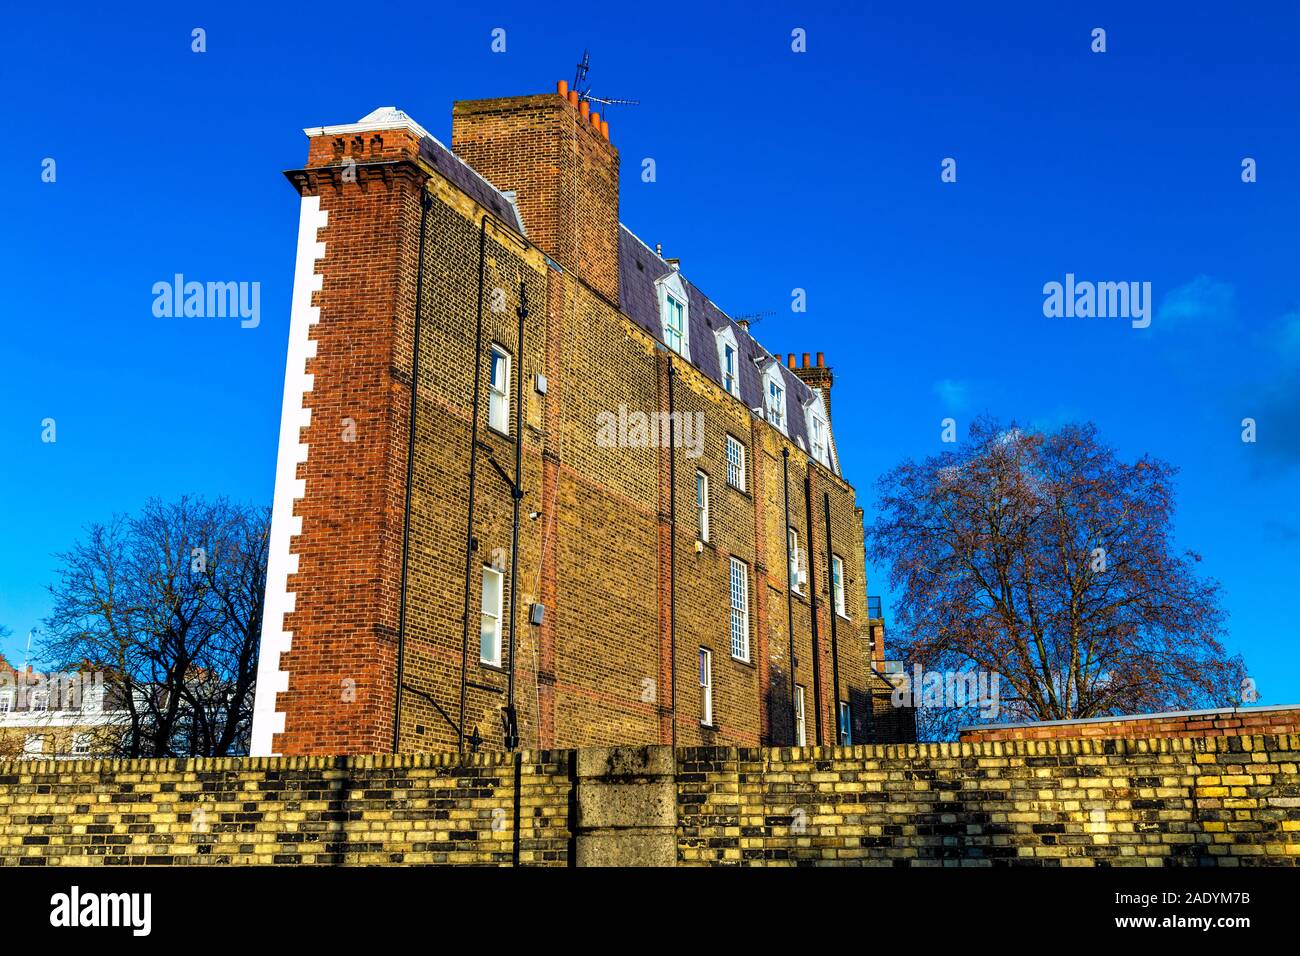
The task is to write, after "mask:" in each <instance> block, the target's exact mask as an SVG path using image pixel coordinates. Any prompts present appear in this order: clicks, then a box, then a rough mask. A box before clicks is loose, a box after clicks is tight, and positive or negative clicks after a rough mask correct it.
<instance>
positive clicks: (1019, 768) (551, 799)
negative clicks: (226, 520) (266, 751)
mask: <svg viewBox="0 0 1300 956" xmlns="http://www.w3.org/2000/svg"><path fill="white" fill-rule="evenodd" d="M648 750H650V751H656V753H657V756H656V757H654V758H653V759H652V760H650V761H649V762H651V763H653V762H655V761H660V762H663V761H669V758H670V757H672V756H673V755H672V754H671V753H670V752H669V751H668V749H667V748H653V747H652V748H648ZM610 753H612V752H611V751H596V752H595V753H594V754H592V753H588V754H587V755H586V759H587V763H588V764H591V765H601V764H602V762H603V761H605V757H606V755H607V754H610ZM605 762H609V763H610V764H611V766H612V765H613V764H614V763H615V762H616V761H614V760H613V759H612V758H611V759H610V760H609V761H605ZM1298 764H1300V735H1295V734H1292V735H1258V736H1251V737H1210V738H1159V739H1157V738H1150V739H1110V740H1079V739H1073V740H1036V741H996V742H985V743H945V744H908V745H897V746H894V745H888V746H882V745H873V746H861V747H845V748H829V747H828V748H800V749H789V748H740V749H737V748H722V747H697V748H681V749H679V750H677V751H676V753H675V762H671V761H670V762H664V763H663V764H662V765H663V766H664V767H665V771H666V772H667V771H668V769H669V768H671V772H672V774H673V777H674V778H675V789H676V841H677V860H678V863H679V864H682V865H741V864H749V865H814V864H816V865H881V866H890V865H904V866H942V865H963V866H988V865H995V864H1029V865H1048V866H1058V865H1059V866H1097V865H1107V866H1160V865H1188V866H1193V865H1202V866H1203V865H1211V866H1213V865H1217V866H1245V865H1284V866H1295V865H1296V864H1297V860H1300V797H1298V796H1297V793H1298V792H1300V770H1298V769H1297V765H1298ZM577 766H578V760H577V755H576V752H575V751H571V750H570V751H528V752H524V753H522V754H521V755H520V756H519V759H518V763H517V764H516V762H515V760H514V758H512V757H511V756H509V755H504V754H476V755H467V756H465V757H459V756H457V755H455V754H425V755H408V756H401V757H392V756H381V757H349V758H341V757H340V758H330V757H278V758H226V759H206V760H189V761H186V760H139V761H98V762H95V761H78V762H62V761H8V762H0V865H48V866H59V865H87V864H90V865H96V864H110V865H111V864H123V863H128V862H140V863H145V864H153V865H259V864H262V865H289V864H304V865H364V864H386V865H404V864H421V863H439V864H453V865H455V864H488V865H510V864H512V863H513V862H514V859H515V854H516V852H517V853H518V862H519V863H520V864H522V865H566V864H569V863H570V862H571V861H572V860H573V859H574V851H573V846H574V842H573V841H574V839H575V837H580V836H581V834H580V832H579V831H578V829H577V825H576V822H575V821H576V820H577V819H580V818H582V807H581V806H580V804H581V801H582V797H581V789H580V787H578V786H577V785H576V783H577V779H578V778H577V771H576V767H577ZM516 774H517V775H518V776H517V779H518V785H516ZM624 804H626V801H624ZM621 805H622V804H621ZM650 809H652V810H653V809H655V808H653V807H651V808H650ZM516 820H517V821H518V826H517V827H516ZM625 822H626V821H625ZM646 822H647V823H650V822H651V821H648V820H647V821H646ZM669 822H671V815H670V817H669ZM516 833H518V838H517V840H516Z"/></svg>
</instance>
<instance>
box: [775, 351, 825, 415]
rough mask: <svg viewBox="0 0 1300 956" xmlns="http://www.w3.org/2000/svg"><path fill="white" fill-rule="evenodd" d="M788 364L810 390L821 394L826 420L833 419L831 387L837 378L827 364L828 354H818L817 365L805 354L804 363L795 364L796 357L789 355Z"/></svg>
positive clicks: (792, 354)
mask: <svg viewBox="0 0 1300 956" xmlns="http://www.w3.org/2000/svg"><path fill="white" fill-rule="evenodd" d="M787 364H789V366H790V371H792V372H794V374H795V375H797V376H798V377H799V379H800V380H801V381H802V382H803V383H804V384H805V385H807V386H808V387H809V388H812V389H816V390H817V391H819V392H821V395H822V402H823V403H824V404H825V405H826V418H827V419H828V420H829V419H830V417H831V385H832V384H834V382H835V376H834V375H833V374H832V373H831V369H830V366H828V365H827V364H826V354H825V353H824V352H818V353H817V364H815V365H814V364H813V362H812V358H811V356H810V355H809V354H808V353H807V352H804V353H803V361H802V362H800V363H799V364H795V355H794V353H793V352H791V353H790V354H789V357H788V359H787Z"/></svg>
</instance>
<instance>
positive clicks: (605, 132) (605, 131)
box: [600, 120, 609, 142]
mask: <svg viewBox="0 0 1300 956" xmlns="http://www.w3.org/2000/svg"><path fill="white" fill-rule="evenodd" d="M600 135H601V136H603V137H605V142H609V123H607V122H606V121H605V120H601V121H600Z"/></svg>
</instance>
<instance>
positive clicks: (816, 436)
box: [808, 415, 826, 465]
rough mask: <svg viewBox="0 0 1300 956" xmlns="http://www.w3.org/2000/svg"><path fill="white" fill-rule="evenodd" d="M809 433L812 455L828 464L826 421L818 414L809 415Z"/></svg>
mask: <svg viewBox="0 0 1300 956" xmlns="http://www.w3.org/2000/svg"><path fill="white" fill-rule="evenodd" d="M808 433H809V436H810V437H811V440H812V456H813V457H814V458H816V459H817V460H818V461H819V462H821V463H822V464H823V465H824V464H826V423H825V422H824V421H822V420H821V418H819V417H818V416H817V415H810V416H808Z"/></svg>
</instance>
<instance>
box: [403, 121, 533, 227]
mask: <svg viewBox="0 0 1300 956" xmlns="http://www.w3.org/2000/svg"><path fill="white" fill-rule="evenodd" d="M420 158H421V159H424V160H427V161H428V162H429V164H430V165H431V166H433V167H434V169H436V170H438V172H440V173H442V174H443V175H444V176H446V177H447V179H449V180H451V182H452V183H454V184H455V185H456V186H457V187H458V188H459V189H460V190H461V192H463V193H465V194H466V195H468V196H469V197H470V198H471V199H473V200H474V201H475V202H477V203H478V204H479V205H480V206H482V207H483V208H485V209H491V210H492V211H493V212H494V213H496V214H497V218H498V219H501V220H503V221H504V222H506V223H507V224H508V225H511V226H514V228H515V229H516V230H518V232H519V234H520V235H521V236H526V235H527V233H526V232H524V221H523V218H522V217H521V216H520V215H519V210H518V209H516V208H515V204H514V203H512V202H511V201H510V200H509V199H507V198H506V197H505V195H504V194H502V193H501V192H500V191H498V190H497V188H496V187H495V186H493V185H492V184H491V183H489V182H488V181H487V180H486V179H484V178H483V177H482V176H480V175H479V174H478V173H477V172H475V171H474V169H473V168H472V167H471V166H470V165H469V164H468V163H466V162H465V161H464V160H463V159H461V158H460V157H459V156H457V155H456V154H455V153H453V152H452V151H451V150H449V149H448V148H447V147H446V146H444V145H443V144H442V143H440V142H439V141H438V140H437V139H435V138H434V137H432V136H430V135H428V134H427V133H426V134H425V135H424V136H423V137H421V139H420Z"/></svg>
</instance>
